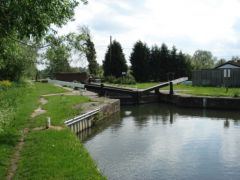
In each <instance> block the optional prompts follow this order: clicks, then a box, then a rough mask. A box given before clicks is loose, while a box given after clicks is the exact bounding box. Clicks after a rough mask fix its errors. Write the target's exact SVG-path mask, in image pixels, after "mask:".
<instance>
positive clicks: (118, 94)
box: [85, 77, 188, 104]
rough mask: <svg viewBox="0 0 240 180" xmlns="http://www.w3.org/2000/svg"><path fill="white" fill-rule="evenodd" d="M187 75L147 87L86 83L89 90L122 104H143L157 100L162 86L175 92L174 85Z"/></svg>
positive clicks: (170, 91) (185, 78)
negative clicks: (137, 87) (117, 100)
mask: <svg viewBox="0 0 240 180" xmlns="http://www.w3.org/2000/svg"><path fill="white" fill-rule="evenodd" d="M187 80H188V78H187V77H182V78H178V79H175V80H171V81H167V82H163V83H159V84H158V85H156V86H153V87H150V88H147V89H135V88H123V87H114V86H109V85H104V84H86V85H85V88H86V89H87V90H88V91H92V92H95V93H98V94H99V95H100V96H106V97H109V98H115V99H120V101H121V104H142V103H150V102H157V101H158V98H159V94H160V88H163V87H166V86H169V88H170V89H169V93H170V94H173V85H174V84H179V83H181V82H184V81H187Z"/></svg>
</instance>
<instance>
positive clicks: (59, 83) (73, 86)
mask: <svg viewBox="0 0 240 180" xmlns="http://www.w3.org/2000/svg"><path fill="white" fill-rule="evenodd" d="M48 83H52V84H58V85H61V86H67V87H72V88H80V89H84V88H85V85H84V84H82V83H75V82H66V81H59V80H52V79H48Z"/></svg>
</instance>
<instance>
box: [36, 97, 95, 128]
mask: <svg viewBox="0 0 240 180" xmlns="http://www.w3.org/2000/svg"><path fill="white" fill-rule="evenodd" d="M44 98H45V99H47V100H48V103H47V104H45V105H44V106H43V107H42V108H43V109H45V110H47V112H46V113H45V114H43V115H41V116H37V117H36V118H35V119H34V121H33V124H32V125H33V126H34V127H38V126H42V125H44V124H45V122H46V119H47V117H51V123H52V125H55V126H63V125H64V122H65V121H66V120H67V119H71V118H72V117H74V116H76V115H79V114H81V111H82V109H79V108H75V106H76V105H78V104H81V103H84V102H90V101H91V100H90V99H89V98H88V97H84V96H64V95H61V96H49V97H44Z"/></svg>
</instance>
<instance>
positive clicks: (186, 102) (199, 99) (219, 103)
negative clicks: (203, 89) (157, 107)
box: [159, 92, 240, 110]
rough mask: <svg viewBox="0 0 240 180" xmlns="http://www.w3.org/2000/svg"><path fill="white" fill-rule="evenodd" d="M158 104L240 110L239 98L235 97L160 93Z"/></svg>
mask: <svg viewBox="0 0 240 180" xmlns="http://www.w3.org/2000/svg"><path fill="white" fill-rule="evenodd" d="M159 102H165V103H171V104H174V105H177V106H180V107H187V108H206V109H226V110H239V109H240V98H237V97H212V96H193V95H188V94H180V93H177V94H173V95H170V94H167V93H163V92H161V93H160V94H159Z"/></svg>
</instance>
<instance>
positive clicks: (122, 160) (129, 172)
mask: <svg viewBox="0 0 240 180" xmlns="http://www.w3.org/2000/svg"><path fill="white" fill-rule="evenodd" d="M239 118H240V116H239V113H238V111H224V110H221V111H219V110H209V109H200V108H192V109H191V108H181V107H177V106H174V105H171V104H166V103H156V104H144V105H139V106H127V107H121V113H120V117H118V118H117V117H116V119H111V120H109V121H108V123H106V124H102V123H101V124H99V126H95V127H94V128H93V129H91V132H89V133H88V135H87V133H85V132H84V134H83V135H82V136H81V137H80V135H79V137H80V138H84V139H83V140H82V142H83V143H84V146H85V147H86V148H87V149H88V152H89V153H90V155H91V156H92V157H93V159H94V160H95V161H96V162H97V165H98V167H99V169H100V170H101V171H102V172H103V173H104V175H106V177H107V178H108V179H159V178H160V179H196V180H201V179H220V180H225V179H234V180H238V179H239V177H240V173H239V168H240V164H239V160H240V156H239V153H238V152H239V151H238V149H239V144H240V141H239V138H240V134H239V128H240V121H239V120H240V119H239ZM104 123H105V122H104ZM89 131H90V130H89Z"/></svg>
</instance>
